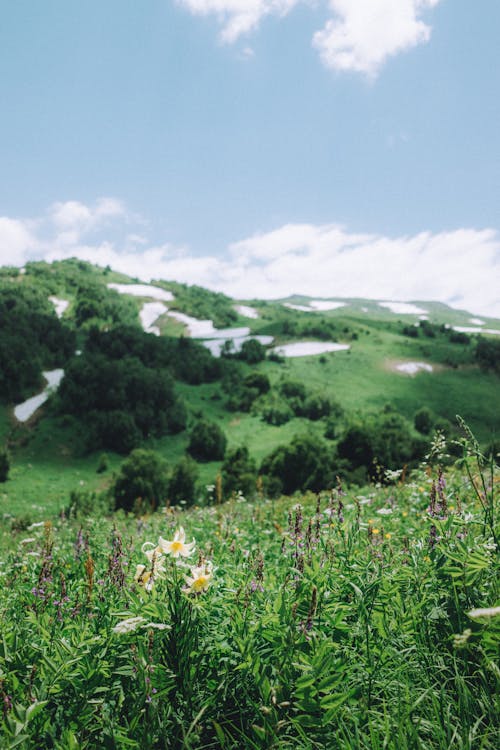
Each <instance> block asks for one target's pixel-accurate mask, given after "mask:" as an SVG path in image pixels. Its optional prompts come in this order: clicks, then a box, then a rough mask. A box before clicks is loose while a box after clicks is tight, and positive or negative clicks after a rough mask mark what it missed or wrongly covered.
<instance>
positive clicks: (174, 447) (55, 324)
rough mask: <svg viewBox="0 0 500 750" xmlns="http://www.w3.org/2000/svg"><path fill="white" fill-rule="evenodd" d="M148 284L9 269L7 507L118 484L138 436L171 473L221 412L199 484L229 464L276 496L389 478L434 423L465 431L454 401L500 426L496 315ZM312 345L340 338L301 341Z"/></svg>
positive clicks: (23, 509) (2, 290)
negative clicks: (51, 387) (56, 382)
mask: <svg viewBox="0 0 500 750" xmlns="http://www.w3.org/2000/svg"><path fill="white" fill-rule="evenodd" d="M140 283H141V282H139V280H137V279H130V278H128V277H126V276H124V275H122V274H117V273H115V272H113V271H112V270H111V269H109V268H107V269H102V268H98V267H94V266H91V265H90V264H87V263H84V262H82V261H78V260H67V261H61V262H56V263H53V264H47V263H42V262H40V263H29V264H27V265H26V267H25V268H24V269H13V268H2V269H0V313H1V314H0V447H1V446H2V445H3V446H4V448H6V449H7V451H8V453H9V457H10V471H9V475H8V479H7V481H5V482H2V483H1V484H0V511H1V512H2V513H4V514H11V515H23V514H28V515H32V516H33V517H34V518H35V517H36V516H37V514H38V513H39V512H40V511H41V510H42V509H45V508H48V509H50V510H51V511H55V510H57V509H60V508H62V507H65V506H66V505H67V504H68V498H69V494H70V492H71V491H74V490H79V491H81V490H82V489H83V490H85V491H94V490H100V489H104V488H106V487H107V486H109V484H110V483H111V482H112V478H113V474H114V472H115V471H117V470H118V468H119V467H120V465H121V463H122V461H123V459H124V457H125V456H126V455H127V454H128V453H129V452H130V451H131V450H132V449H133V448H135V447H139V446H141V447H145V448H148V449H152V450H154V451H156V452H157V453H158V454H159V455H160V456H161V457H162V458H164V459H165V460H166V461H167V463H168V465H169V467H170V472H173V471H174V468H175V467H176V466H177V465H178V464H179V462H181V460H182V459H183V457H185V455H186V453H188V454H189V452H191V454H193V448H192V445H193V440H195V437H196V434H195V437H193V433H196V432H197V431H199V430H200V429H201V427H200V423H206V422H208V423H209V424H210V425H216V426H217V427H218V428H220V429H221V430H222V431H223V433H224V435H225V438H226V447H225V455H226V460H225V461H224V460H223V459H222V458H221V457H220V456H215V454H214V455H211V454H210V450H208V449H207V455H205V456H200V455H193V458H194V459H195V464H194V469H193V474H196V489H195V490H194V498H195V499H201V498H203V497H206V496H207V490H206V486H207V485H213V484H214V483H215V481H216V477H217V475H218V474H219V473H220V472H221V471H222V478H223V483H224V482H225V486H226V487H234V486H235V482H236V483H237V482H238V481H242V482H243V483H246V484H245V486H246V487H248V488H249V491H255V487H256V480H257V477H258V476H259V475H260V476H261V478H262V481H263V482H264V486H265V487H266V490H267V491H269V492H271V493H274V494H279V493H280V492H281V491H287V492H293V491H294V490H307V489H311V490H314V491H317V490H319V489H327V488H328V487H329V486H331V485H332V483H334V482H335V477H336V476H341V477H342V478H343V479H344V481H346V482H348V483H364V482H365V481H367V479H370V478H375V479H376V478H378V479H380V478H383V474H384V471H385V470H387V469H389V470H395V469H398V468H401V467H402V466H403V465H408V466H409V467H411V466H413V465H416V464H417V463H418V461H419V460H420V459H421V457H422V456H423V455H424V454H425V452H426V451H427V450H428V447H429V444H430V441H431V439H432V436H433V434H434V432H435V430H436V429H439V430H441V431H444V432H445V433H446V434H447V435H448V437H449V438H450V440H451V441H452V440H453V438H454V436H455V435H456V434H457V433H456V429H457V427H456V419H455V415H456V414H460V415H461V416H462V417H463V418H464V419H465V421H466V422H467V423H468V424H469V425H470V427H471V428H472V430H473V431H474V433H475V434H476V436H477V438H478V439H479V440H480V442H481V443H482V444H484V445H487V444H490V443H492V442H493V441H494V440H495V439H496V438H497V436H498V434H499V427H500V414H499V413H498V408H497V404H498V373H499V352H498V349H499V347H500V338H498V336H496V335H495V334H493V333H490V331H494V330H497V329H498V330H500V321H498V320H494V319H484V318H482V319H481V320H479V319H477V318H475V317H474V316H473V315H472V314H470V313H468V312H466V311H458V310H454V309H452V308H449V307H447V306H446V305H443V304H440V303H433V302H425V301H416V302H414V303H411V304H409V303H405V304H401V303H394V302H391V301H387V302H386V301H381V302H376V301H374V300H362V299H348V300H340V299H334V300H324V299H322V300H317V299H316V300H314V299H311V298H308V297H299V296H296V297H291V298H288V299H283V300H275V301H264V300H257V299H255V300H232V299H230V298H229V297H227V296H225V295H223V294H219V293H214V292H211V291H209V290H207V289H203V288H201V287H196V286H187V285H185V284H178V283H174V282H169V281H164V280H158V281H154V282H152V284H151V285H143V286H142V287H139V288H138V287H137V285H138V284H140ZM125 285H130V286H129V290H130V292H131V293H126V292H127V287H126V286H125ZM200 321H205V323H204V324H200ZM207 321H212V323H210V324H209V323H208V322H207ZM144 328H146V329H147V330H148V331H151V332H149V333H146V332H145V331H144V330H143V329H144ZM220 329H223V333H219V330H220ZM234 329H236V331H235V333H236V334H238V335H237V336H236V338H234V345H233V346H230V345H227V344H226V345H224V342H225V341H226V340H227V339H231V338H232V331H233V330H234ZM456 329H459V330H456ZM460 329H472V331H471V330H460ZM474 329H475V330H474ZM154 332H156V333H160V334H161V335H159V336H157V335H156V336H155V335H153V333H154ZM197 337H201V338H197ZM252 337H256V338H257V341H249V339H252ZM271 338H272V343H270V342H271ZM311 344H313V345H314V346H316V347H324V348H325V351H324V352H323V353H317V354H313V355H306V356H287V353H286V347H287V346H290V345H292V346H297V345H300V346H302V347H304V346H310V345H311ZM335 344H338V345H339V348H338V350H333V351H328V348H330V349H333V348H334V345H335ZM221 348H222V356H212V354H211V352H216V353H218V352H219V350H220V349H221ZM284 348H285V349H284ZM292 353H293V352H292ZM57 368H59V369H61V370H64V378H63V380H62V382H61V385H60V386H59V390H58V391H57V393H56V392H54V393H52V395H51V396H50V397H49V398H48V400H47V401H46V402H45V403H44V404H43V405H42V406H40V408H38V409H37V410H36V411H35V412H34V413H33V415H32V416H30V417H28V418H27V419H25V421H20V420H19V419H18V418H17V417H16V414H19V411H15V409H14V407H15V406H19V404H21V403H22V402H23V401H24V400H25V399H28V398H29V397H31V396H34V395H35V394H37V393H38V392H39V391H41V390H42V389H43V386H44V377H43V374H42V373H43V372H49V371H54V370H55V369H57ZM405 368H406V369H405ZM416 415H418V416H417V419H416ZM416 427H418V429H416ZM190 446H191V448H190ZM240 448H244V449H245V450H246V451H247V453H248V456H247V458H246V459H245V461H246V464H245V465H240V464H239V463H238V462H237V461H236V462H234V458H235V455H236V454H235V451H237V450H238V449H240ZM103 454H106V455H105V456H103ZM232 461H233V463H234V466H236V467H239V468H236V469H235V468H232V466H231V462H232ZM240 463H241V462H240ZM243 463H245V462H243ZM297 464H299V465H300V466H301V467H302V470H301V471H300V472H299V471H297V472H292V471H291V469H290V467H294V466H296V465H297ZM181 465H184V464H181ZM190 466H192V465H191V464H190ZM98 469H99V471H98ZM238 472H239V474H238ZM291 476H293V480H292V479H290V477H291ZM243 477H244V478H243ZM251 488H253V490H252V489H251ZM223 492H224V489H223ZM194 498H193V499H194Z"/></svg>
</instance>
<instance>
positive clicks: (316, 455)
mask: <svg viewBox="0 0 500 750" xmlns="http://www.w3.org/2000/svg"><path fill="white" fill-rule="evenodd" d="M260 474H262V475H264V476H266V477H267V478H268V479H267V480H266V482H265V485H266V487H267V489H268V491H270V487H271V486H273V485H274V487H275V490H279V491H280V492H281V491H282V492H284V493H285V494H287V495H289V494H291V493H292V492H295V491H296V490H312V491H313V492H319V491H320V490H322V489H327V488H329V487H331V486H332V484H333V480H334V474H335V472H334V466H333V456H332V453H331V450H330V448H329V447H328V445H327V444H326V443H325V442H324V441H323V440H321V439H317V438H315V437H313V436H312V435H302V436H296V437H294V438H293V440H292V441H291V442H290V443H289V444H288V445H281V446H279V447H278V448H276V449H275V450H274V451H272V453H270V454H269V456H267V457H266V458H265V459H264V461H263V462H262V465H261V468H260ZM271 478H272V480H273V481H272V482H271V481H270V479H271ZM276 480H278V481H276Z"/></svg>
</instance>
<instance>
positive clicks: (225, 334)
mask: <svg viewBox="0 0 500 750" xmlns="http://www.w3.org/2000/svg"><path fill="white" fill-rule="evenodd" d="M169 315H170V317H171V318H175V319H176V320H178V321H179V323H184V325H185V326H186V327H187V329H188V332H189V335H190V336H192V337H193V338H194V339H233V338H241V337H242V336H248V335H249V333H250V328H247V327H246V326H244V327H241V328H214V324H213V321H211V320H198V318H192V317H191V315H186V314H185V313H181V312H177V311H176V310H172V312H169Z"/></svg>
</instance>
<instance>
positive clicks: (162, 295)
mask: <svg viewBox="0 0 500 750" xmlns="http://www.w3.org/2000/svg"><path fill="white" fill-rule="evenodd" d="M108 289H114V290H115V291H116V292H120V294H131V295H132V296H133V297H150V298H151V299H159V300H163V301H164V302H171V301H172V300H173V299H174V295H173V294H172V292H167V290H166V289H161V287H159V286H152V285H151V284H108Z"/></svg>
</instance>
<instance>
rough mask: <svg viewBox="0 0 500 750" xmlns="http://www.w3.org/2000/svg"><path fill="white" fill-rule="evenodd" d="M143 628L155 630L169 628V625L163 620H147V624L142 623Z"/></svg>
mask: <svg viewBox="0 0 500 750" xmlns="http://www.w3.org/2000/svg"><path fill="white" fill-rule="evenodd" d="M142 627H143V628H154V629H155V630H169V629H170V625H167V624H166V623H164V622H148V623H147V625H143V626H142Z"/></svg>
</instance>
